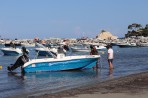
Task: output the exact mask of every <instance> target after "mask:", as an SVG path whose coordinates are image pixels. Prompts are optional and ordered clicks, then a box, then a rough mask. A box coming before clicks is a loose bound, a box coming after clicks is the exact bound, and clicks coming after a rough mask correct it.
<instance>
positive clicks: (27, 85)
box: [0, 46, 148, 98]
mask: <svg viewBox="0 0 148 98" xmlns="http://www.w3.org/2000/svg"><path fill="white" fill-rule="evenodd" d="M29 50H30V58H34V57H35V51H34V49H33V48H29ZM113 50H114V55H115V59H114V62H113V64H114V68H115V69H113V71H109V70H108V63H107V59H106V58H107V52H106V51H100V54H101V59H100V63H99V66H100V67H101V68H100V69H98V70H93V69H89V70H79V71H63V72H40V73H27V74H25V75H23V76H22V75H21V73H20V68H18V69H16V70H15V71H14V72H15V73H9V72H8V71H7V66H8V65H10V64H12V63H14V62H15V61H16V59H17V56H3V54H2V52H0V65H1V66H2V67H3V68H2V69H0V97H1V98H3V97H9V96H15V95H19V94H31V95H32V94H34V95H38V94H44V93H54V92H60V91H61V90H65V89H69V88H73V87H77V86H80V85H83V84H87V83H92V82H95V81H100V82H102V81H105V80H108V79H112V78H117V77H122V76H125V75H129V74H134V73H139V72H143V71H147V70H148V47H140V48H119V47H116V46H115V47H113ZM80 54H81V55H83V54H89V53H73V55H80ZM47 90H48V92H46V91H47Z"/></svg>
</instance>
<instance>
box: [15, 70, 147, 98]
mask: <svg viewBox="0 0 148 98" xmlns="http://www.w3.org/2000/svg"><path fill="white" fill-rule="evenodd" d="M46 92H47V91H46ZM147 96H148V72H143V73H138V74H132V75H129V76H125V77H120V78H117V79H112V80H108V81H105V82H102V83H100V82H95V83H92V84H87V85H83V86H81V87H78V88H73V89H69V90H65V91H62V92H58V93H54V94H48V93H47V94H43V95H38V96H34V94H29V95H28V94H26V95H20V96H13V98H26V97H27V98H125V97H126V98H147Z"/></svg>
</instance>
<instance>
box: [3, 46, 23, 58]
mask: <svg viewBox="0 0 148 98" xmlns="http://www.w3.org/2000/svg"><path fill="white" fill-rule="evenodd" d="M1 51H2V52H3V54H4V55H8V56H18V55H21V54H22V52H21V50H19V49H13V48H12V49H11V48H1Z"/></svg>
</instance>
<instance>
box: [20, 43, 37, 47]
mask: <svg viewBox="0 0 148 98" xmlns="http://www.w3.org/2000/svg"><path fill="white" fill-rule="evenodd" d="M21 46H23V47H35V43H21Z"/></svg>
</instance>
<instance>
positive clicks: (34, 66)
mask: <svg viewBox="0 0 148 98" xmlns="http://www.w3.org/2000/svg"><path fill="white" fill-rule="evenodd" d="M99 58H100V56H99V55H81V56H80V55H78V56H64V54H58V55H57V57H56V58H43V59H32V60H30V61H29V62H27V63H25V64H24V65H23V71H24V72H27V73H29V72H43V71H64V70H76V69H83V68H87V66H90V65H92V63H96V62H97V61H98V59H99Z"/></svg>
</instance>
